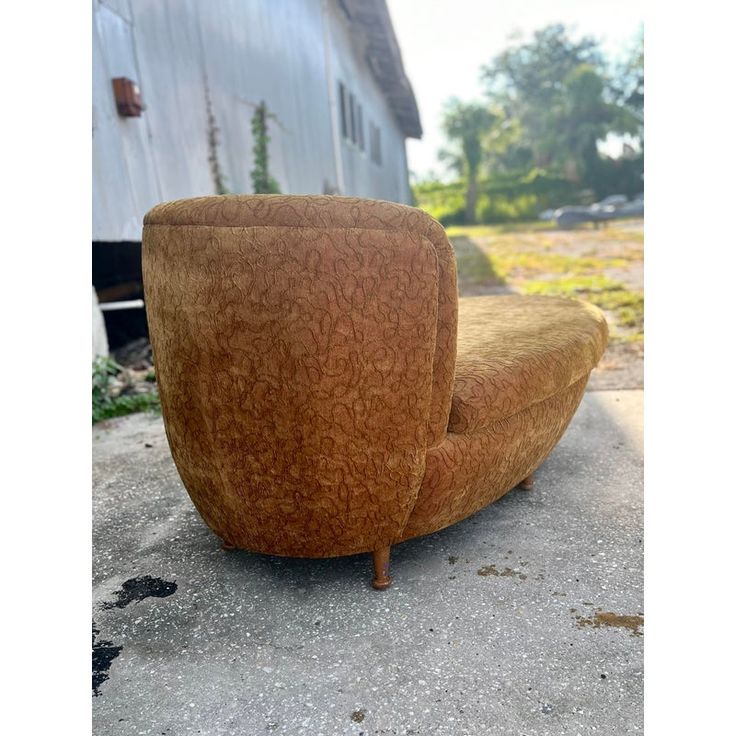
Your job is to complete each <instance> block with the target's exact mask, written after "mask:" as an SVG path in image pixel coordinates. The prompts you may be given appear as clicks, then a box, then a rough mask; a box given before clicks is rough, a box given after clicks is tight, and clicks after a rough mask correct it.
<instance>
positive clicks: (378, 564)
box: [372, 545, 392, 590]
mask: <svg viewBox="0 0 736 736" xmlns="http://www.w3.org/2000/svg"><path fill="white" fill-rule="evenodd" d="M390 554H391V545H389V546H388V547H381V549H377V550H374V552H373V582H372V585H373V587H374V588H375V589H376V590H386V588H390V587H391V582H392V581H391V577H390V576H389V574H388V565H389V555H390Z"/></svg>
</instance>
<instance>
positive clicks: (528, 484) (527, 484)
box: [519, 473, 534, 491]
mask: <svg viewBox="0 0 736 736" xmlns="http://www.w3.org/2000/svg"><path fill="white" fill-rule="evenodd" d="M519 488H521V489H522V490H524V491H531V490H532V488H534V473H530V474H529V475H527V477H526V478H524V480H522V481H521V483H519Z"/></svg>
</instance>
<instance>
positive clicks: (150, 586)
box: [103, 575, 176, 608]
mask: <svg viewBox="0 0 736 736" xmlns="http://www.w3.org/2000/svg"><path fill="white" fill-rule="evenodd" d="M174 593H176V583H174V582H171V583H170V582H168V581H166V580H162V579H161V578H152V577H151V576H150V575H144V576H143V577H140V578H131V579H130V580H126V581H125V582H124V583H123V587H122V589H121V590H116V591H115V593H114V595H115V596H116V597H117V600H116V601H114V602H113V603H105V604H103V608H125V606H127V605H128V604H129V603H133V601H142V600H144V599H145V598H167V597H168V596H170V595H173V594H174Z"/></svg>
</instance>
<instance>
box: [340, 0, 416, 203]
mask: <svg viewBox="0 0 736 736" xmlns="http://www.w3.org/2000/svg"><path fill="white" fill-rule="evenodd" d="M331 7H333V8H334V6H331ZM330 15H331V19H330V31H331V33H330V40H331V42H332V58H333V62H334V65H335V72H334V73H335V84H337V82H338V81H342V82H344V83H345V85H346V86H347V88H348V90H349V91H350V92H353V93H354V94H356V96H357V98H358V101H359V102H360V103H361V104H362V105H363V117H364V127H365V134H366V150H365V151H364V152H362V151H359V150H358V149H357V148H356V147H355V146H353V145H352V144H350V143H348V142H347V141H345V140H344V139H342V138H341V146H342V157H343V171H344V177H345V188H346V192H345V194H350V195H354V196H358V197H372V198H376V199H387V200H391V201H394V202H409V201H410V199H411V198H410V195H409V191H408V180H407V175H406V163H405V162H406V154H405V143H404V135H403V133H402V132H401V130H400V128H399V125H398V122H397V121H396V118H395V116H394V114H393V112H392V110H391V109H390V108H389V106H388V104H387V102H386V99H385V97H384V96H383V93H382V92H381V90H380V89H379V87H378V84H377V82H376V80H375V78H374V77H373V74H372V72H371V71H370V69H369V68H368V65H367V64H366V62H365V60H364V58H363V54H362V52H361V50H360V49H359V48H358V45H357V44H356V41H355V39H354V38H353V36H352V34H351V31H350V27H349V25H348V23H347V21H346V20H345V18H344V15H343V13H342V11H340V10H339V9H334V10H333V11H332V12H331V14H330ZM370 120H373V121H374V122H375V123H376V124H377V125H378V126H379V127H380V128H381V151H382V158H383V162H382V164H381V165H380V166H379V165H376V164H374V163H373V162H372V161H371V159H370V150H369V141H368V138H367V136H368V123H369V121H370ZM402 162H403V171H402V170H401V168H400V167H401V166H402Z"/></svg>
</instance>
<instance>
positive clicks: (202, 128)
mask: <svg viewBox="0 0 736 736" xmlns="http://www.w3.org/2000/svg"><path fill="white" fill-rule="evenodd" d="M108 5H109V6H110V7H106V6H108ZM93 7H94V20H95V29H96V30H95V33H96V34H97V33H98V31H97V29H98V28H101V29H102V30H101V31H100V32H99V36H100V38H99V39H97V37H96V50H95V52H94V56H93V78H94V89H93V104H94V110H93V114H94V126H95V132H94V143H93V152H94V153H93V165H94V186H93V193H94V194H93V197H94V201H93V208H94V237H95V238H96V239H100V240H125V239H138V237H139V233H140V228H141V223H142V218H143V215H144V214H145V212H146V211H147V210H148V209H149V208H150V207H151V206H152V205H153V204H155V203H157V202H159V201H162V200H170V199H177V198H180V197H191V196H197V195H202V194H212V193H213V192H214V191H215V185H214V181H213V178H212V173H211V170H210V164H209V161H208V157H209V145H208V137H209V130H208V121H207V105H206V93H205V83H206V84H207V86H208V88H209V95H210V99H211V105H212V111H213V113H214V115H215V119H216V125H217V126H218V127H219V129H220V130H219V141H220V145H219V147H218V160H219V163H220V167H221V169H222V171H223V173H224V176H225V184H226V186H227V188H228V189H229V190H230V191H233V192H249V191H251V184H250V171H251V169H252V167H253V154H252V147H253V142H252V137H251V132H250V118H251V116H252V113H253V108H254V106H255V104H257V103H258V102H259V101H261V100H265V102H266V104H267V106H268V108H269V110H270V111H272V112H273V113H274V114H275V115H276V117H277V120H278V123H276V122H273V121H272V122H271V125H270V130H269V133H270V136H271V143H270V147H269V151H270V154H271V164H272V165H271V168H272V173H273V175H274V177H275V178H276V180H277V181H278V183H279V185H280V186H281V189H282V191H284V192H286V193H321V192H322V191H324V188H325V187H336V185H337V181H336V170H335V150H334V147H333V139H332V121H331V112H330V105H329V94H328V82H327V78H326V74H327V71H326V57H325V52H326V49H325V36H324V28H323V17H322V7H323V5H322V2H321V0H279V1H278V2H264V1H262V0H261V1H257V0H249V1H247V2H245V1H244V0H219V1H218V2H216V3H203V2H199V1H198V0H130V2H129V3H128V2H125V0H104V4H100V0H97V1H96V2H95V5H94V6H93ZM325 7H328V8H334V5H333V4H332V2H331V0H328V2H325ZM110 8H113V10H111V9H110ZM114 11H117V12H114ZM337 15H338V13H336V12H330V16H331V17H330V25H331V26H332V32H331V44H330V54H331V58H332V63H333V65H334V72H333V76H334V77H335V81H334V84H335V85H336V83H337V81H336V80H337V79H339V78H342V79H344V80H345V81H346V82H347V83H348V85H349V86H351V85H352V88H353V90H354V91H355V92H357V93H358V96H359V98H360V99H361V102H362V104H363V108H364V116H365V117H364V121H365V123H364V124H365V132H366V136H367V125H368V119H369V118H372V119H374V120H375V121H376V122H377V123H378V124H379V125H380V126H381V129H382V143H383V154H384V163H383V166H380V167H378V166H376V165H374V164H372V163H371V161H370V159H369V157H368V155H367V151H366V154H360V153H356V152H355V151H354V150H352V149H350V148H349V147H347V146H346V145H345V144H344V143H343V144H342V151H343V155H344V157H345V166H344V169H345V191H344V192H342V193H343V194H354V195H360V196H367V197H377V198H383V199H392V200H396V201H407V191H408V190H407V187H406V185H405V179H406V172H405V164H403V167H404V173H403V175H402V170H401V169H402V163H401V162H402V161H405V154H404V138H403V135H402V133H401V131H400V130H399V128H398V125H397V123H396V121H395V119H394V116H393V113H392V112H391V110H390V109H389V108H388V106H387V104H386V101H385V99H384V98H383V96H382V94H381V92H380V90H379V89H378V86H377V84H376V82H375V80H374V79H373V76H372V74H371V72H370V71H369V70H368V69H367V67H366V64H365V61H364V60H363V59H362V56H361V55H360V53H359V52H358V51H357V50H356V49H355V48H354V45H353V42H352V39H351V37H350V33H349V31H348V29H347V28H346V26H345V23H344V21H341V20H338V22H335V16H337ZM126 19H130V21H131V22H128V21H127V20H126ZM108 61H110V65H111V68H110V69H107V68H106V64H108ZM112 76H128V77H130V78H132V79H135V80H136V81H137V82H138V83H139V85H140V87H141V93H142V97H143V101H144V103H145V105H146V110H145V111H144V112H143V117H142V118H139V119H138V118H131V119H122V118H118V116H117V113H116V111H115V105H114V100H113V99H112V90H111V86H110V79H111V77H112ZM338 135H339V132H338ZM402 179H403V180H404V181H402Z"/></svg>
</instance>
